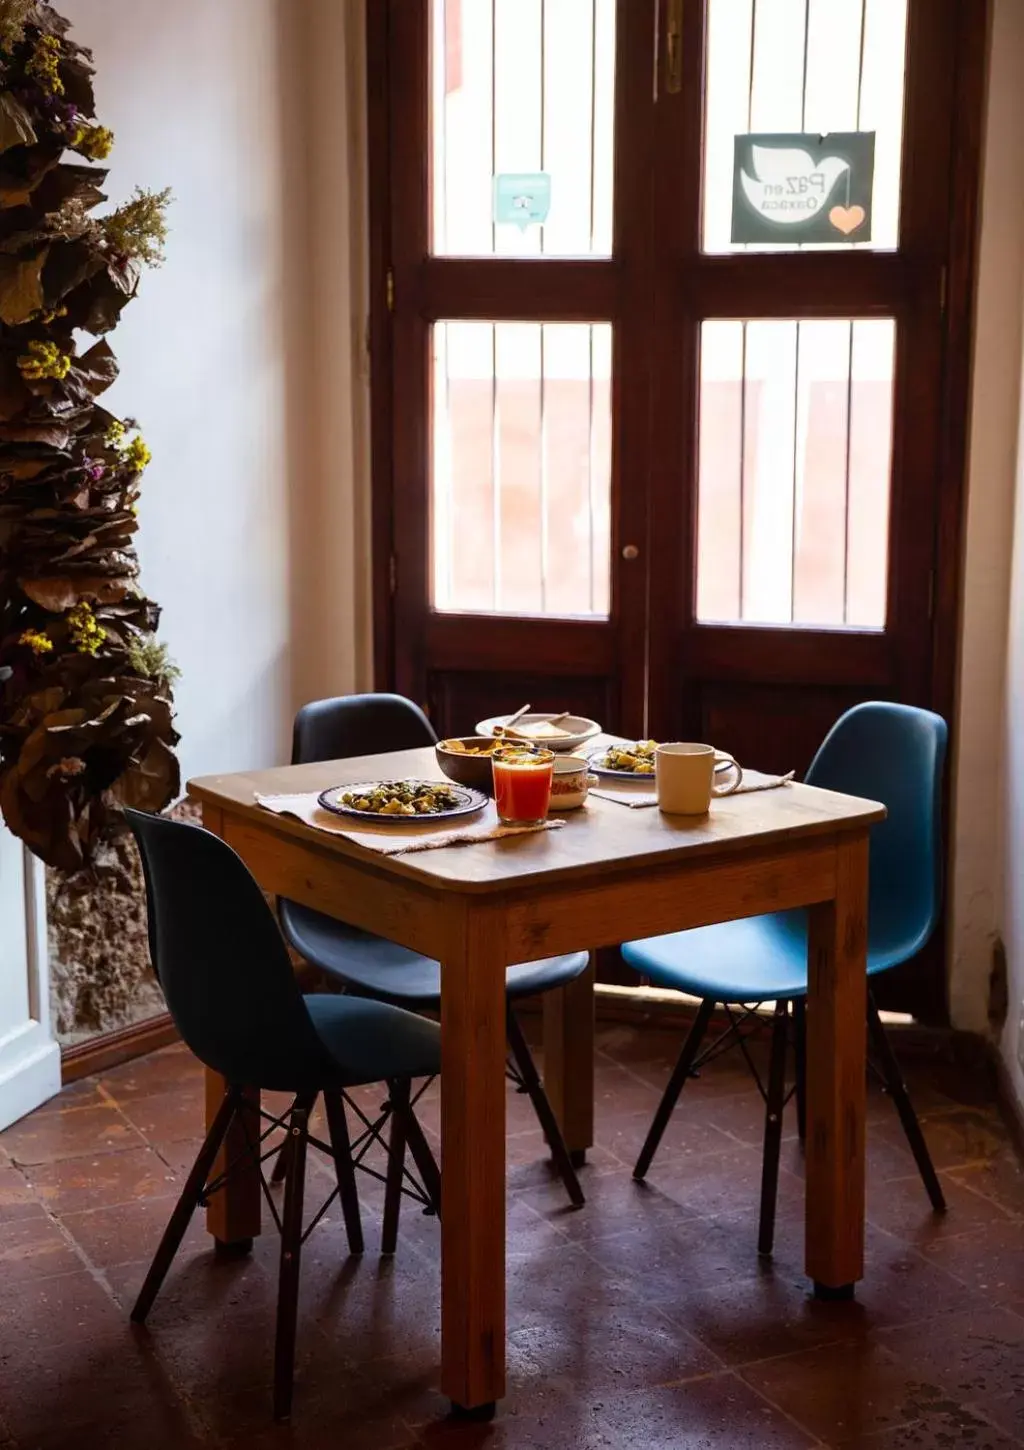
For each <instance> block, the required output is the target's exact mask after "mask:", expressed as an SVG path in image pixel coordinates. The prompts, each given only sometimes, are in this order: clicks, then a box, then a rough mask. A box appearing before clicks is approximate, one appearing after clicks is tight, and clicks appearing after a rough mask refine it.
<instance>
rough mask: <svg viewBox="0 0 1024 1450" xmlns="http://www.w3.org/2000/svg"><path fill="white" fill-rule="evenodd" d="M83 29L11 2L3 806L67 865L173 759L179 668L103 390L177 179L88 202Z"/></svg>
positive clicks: (149, 792)
mask: <svg viewBox="0 0 1024 1450" xmlns="http://www.w3.org/2000/svg"><path fill="white" fill-rule="evenodd" d="M69 28H70V26H69V22H68V21H66V20H65V19H64V18H63V17H62V16H61V15H59V14H58V13H57V12H56V11H55V10H54V9H53V8H52V7H51V6H50V5H49V4H48V3H45V0H0V607H2V611H3V613H2V619H0V680H3V678H4V674H5V673H6V671H7V670H9V671H10V674H9V678H7V679H6V682H5V683H2V684H0V810H2V813H3V817H4V820H5V821H6V823H7V825H8V827H9V828H10V829H11V830H12V831H13V832H14V833H15V835H17V836H20V837H21V838H22V839H23V840H24V841H25V842H26V843H27V845H28V846H29V847H30V848H31V849H32V850H33V851H34V852H35V853H36V855H37V856H40V857H42V859H43V860H44V861H46V862H47V863H48V864H49V865H51V866H55V867H57V868H59V869H60V870H63V871H68V872H72V871H76V870H78V869H80V868H81V867H82V866H83V865H88V864H89V863H90V860H91V857H92V852H93V850H94V848H95V846H96V845H97V844H98V843H99V842H100V841H101V840H103V839H104V838H106V837H109V836H110V835H112V834H114V833H116V832H117V831H119V830H120V829H122V825H123V821H122V815H121V806H122V805H133V806H138V807H141V808H142V809H147V810H159V809H161V808H162V807H164V806H165V805H167V804H168V802H169V801H170V800H172V799H173V798H174V797H175V796H176V795H177V793H178V788H179V774H178V764H177V760H176V757H175V755H174V745H175V744H176V743H177V739H178V736H177V734H176V732H175V730H174V726H173V704H172V699H171V690H170V686H171V684H172V683H173V677H174V673H175V672H174V670H173V667H172V666H171V665H170V664H169V662H168V660H167V656H166V653H165V651H164V649H163V648H162V646H160V645H158V644H157V642H156V639H155V632H156V629H157V625H158V622H159V616H160V611H159V609H158V608H157V606H156V605H155V604H154V603H153V602H152V601H151V600H149V599H147V598H145V596H144V595H143V594H142V592H141V590H140V589H139V586H138V574H139V563H138V558H137V555H136V552H135V548H134V544H133V538H134V535H135V532H136V530H137V528H138V522H137V518H136V515H137V512H138V499H139V489H140V485H141V481H142V476H143V473H144V471H145V468H146V465H147V464H148V462H149V458H150V454H149V449H148V448H147V447H146V444H145V442H144V441H143V439H142V437H141V435H140V433H139V430H138V427H137V425H136V424H135V423H133V422H132V421H131V420H130V419H127V418H124V419H122V418H118V417H115V416H114V414H112V413H110V412H108V411H107V410H106V409H105V408H104V407H103V406H102V404H101V403H100V402H99V401H98V399H99V398H100V397H101V396H102V395H103V393H104V392H105V391H106V390H107V388H109V387H110V385H111V383H113V381H114V379H115V378H116V377H117V371H118V369H117V361H116V359H115V357H114V354H113V352H112V351H111V349H110V346H109V345H108V343H107V342H106V341H105V340H103V339H104V336H105V334H107V333H109V332H110V331H111V330H112V329H113V328H114V327H116V326H117V323H118V320H119V318H120V315H121V310H122V308H124V307H125V306H126V304H127V303H128V302H130V301H131V300H132V299H133V298H134V296H135V294H136V291H137V288H138V283H139V276H140V272H141V268H142V266H143V265H158V264H159V263H160V262H161V261H162V259H163V244H164V240H165V237H166V223H165V211H166V207H167V203H168V201H169V193H168V192H161V193H148V192H144V191H137V192H136V193H135V196H134V198H133V199H132V200H131V201H129V202H128V203H127V204H125V205H124V206H121V207H119V208H117V210H116V211H114V212H113V213H112V214H108V215H105V216H104V215H99V216H97V215H94V212H95V210H96V208H97V207H100V206H101V205H102V203H103V202H104V201H105V200H106V197H105V196H104V194H103V191H102V189H101V188H102V186H103V183H104V181H105V179H106V176H107V172H106V171H105V170H103V169H102V168H100V167H98V166H97V165H96V164H95V163H97V162H100V161H103V160H105V159H106V157H107V156H108V155H109V154H110V150H111V146H112V144H113V139H114V138H113V135H112V134H111V132H110V131H109V130H107V128H106V127H105V126H103V125H101V124H100V123H99V122H98V121H97V119H96V112H95V105H94V101H93V89H92V73H93V71H92V65H91V59H92V57H91V55H90V52H89V51H87V50H85V49H83V48H82V47H81V46H79V45H77V44H75V42H74V41H72V40H71V39H70V38H69V36H68V31H69ZM69 151H70V152H74V153H77V155H78V156H79V157H80V158H82V159H83V160H82V163H79V162H77V161H76V162H72V161H70V160H68V159H66V155H67V153H68V152H69ZM95 339H99V340H95Z"/></svg>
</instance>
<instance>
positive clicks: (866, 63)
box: [703, 0, 907, 252]
mask: <svg viewBox="0 0 1024 1450" xmlns="http://www.w3.org/2000/svg"><path fill="white" fill-rule="evenodd" d="M906 43H907V0H708V8H707V79H706V91H705V152H704V221H703V246H704V250H705V251H706V252H734V251H758V250H760V251H779V250H813V249H816V248H818V247H827V248H828V249H829V250H833V249H834V248H836V247H840V248H843V249H845V250H851V249H865V248H867V249H875V250H887V249H892V248H895V247H896V246H897V245H898V241H899V215H900V173H901V153H902V147H903V110H904V102H905V72H906ZM833 132H842V133H849V132H872V133H873V134H874V185H873V188H872V190H871V193H870V203H871V218H870V225H871V239H870V241H868V242H859V241H858V240H857V237H856V230H857V226H858V225H863V212H864V209H863V208H859V209H857V208H854V207H853V206H851V197H850V194H849V183H850V166H849V163H848V162H846V161H844V159H843V157H842V155H841V154H836V155H830V154H829V151H828V147H827V146H825V147H824V148H823V150H821V151H820V152H815V153H814V154H813V155H812V153H809V152H808V151H806V150H805V149H803V146H802V144H801V143H800V141H799V139H796V138H798V137H799V136H800V135H801V134H803V135H813V136H814V137H815V138H816V139H818V140H819V141H827V138H828V135H829V134H830V133H833ZM750 134H753V135H758V136H764V135H766V134H768V135H778V136H786V135H791V136H793V137H794V138H795V139H794V140H793V142H792V145H791V147H789V148H779V149H778V150H777V149H776V148H774V147H772V148H769V147H765V146H759V147H757V148H756V149H754V148H751V149H750V150H749V151H744V153H743V154H744V158H745V159H744V163H743V167H742V170H741V173H740V176H739V178H738V180H737V182H736V205H737V206H738V207H741V208H745V207H747V206H757V207H760V208H765V207H767V208H769V210H768V211H767V212H764V211H762V214H763V215H768V216H769V217H770V218H771V222H772V228H773V229H774V230H775V231H777V234H778V236H777V241H767V240H766V241H763V242H734V241H733V240H732V230H733V228H732V221H733V207H734V163H735V157H736V148H737V138H739V137H743V136H745V135H750ZM841 149H842V148H841V147H839V148H837V151H840V152H841ZM748 167H749V170H748ZM833 208H838V209H839V210H838V211H837V212H836V220H837V223H838V225H839V228H840V229H836V228H835V227H833V228H832V230H833V231H834V238H832V237H830V239H829V240H828V241H818V242H804V243H794V242H793V240H792V238H791V237H790V236H787V229H788V227H789V226H790V225H791V224H793V223H794V222H799V221H801V220H803V219H804V218H806V217H807V216H808V214H809V213H810V212H814V213H818V212H821V213H823V214H828V215H830V216H831V214H832V211H833ZM858 212H859V214H860V217H861V220H860V222H858ZM846 228H849V229H850V230H849V231H848V232H847V231H846V230H845V229H846ZM847 236H848V237H849V240H847Z"/></svg>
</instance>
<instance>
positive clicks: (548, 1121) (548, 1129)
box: [506, 1007, 586, 1208]
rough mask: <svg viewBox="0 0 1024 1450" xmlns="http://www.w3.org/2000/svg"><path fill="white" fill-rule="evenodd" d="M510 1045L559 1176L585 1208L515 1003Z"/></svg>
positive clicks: (510, 1021)
mask: <svg viewBox="0 0 1024 1450" xmlns="http://www.w3.org/2000/svg"><path fill="white" fill-rule="evenodd" d="M506 1018H507V1023H506V1027H507V1032H508V1045H509V1047H510V1048H511V1049H512V1056H513V1057H514V1058H515V1060H516V1067H517V1069H518V1071H519V1078H520V1081H521V1082H522V1084H523V1087H524V1088H525V1089H526V1091H527V1092H528V1093H529V1095H530V1102H531V1103H532V1104H533V1111H534V1112H535V1113H536V1114H537V1119H538V1121H539V1123H540V1125H541V1127H542V1128H543V1130H544V1136H545V1138H546V1139H547V1141H548V1147H549V1148H550V1149H551V1157H552V1158H553V1159H554V1163H555V1167H556V1168H557V1169H558V1176H559V1178H561V1180H562V1183H563V1184H564V1185H565V1191H566V1193H568V1195H569V1197H570V1199H571V1200H572V1202H573V1204H574V1205H575V1206H576V1207H577V1208H582V1207H583V1205H584V1203H585V1202H586V1199H585V1198H584V1196H583V1189H582V1188H581V1187H580V1180H579V1179H578V1178H577V1176H576V1169H575V1168H574V1167H573V1166H572V1159H571V1158H570V1157H569V1149H568V1148H567V1147H566V1145H565V1139H564V1137H563V1136H562V1129H561V1126H560V1125H559V1122H558V1119H557V1118H556V1117H555V1114H554V1109H553V1108H552V1106H551V1103H550V1102H549V1101H548V1095H547V1093H546V1092H545V1091H544V1087H543V1084H542V1083H541V1080H540V1074H539V1073H538V1071H537V1064H536V1063H535V1062H534V1060H533V1053H532V1052H531V1051H530V1048H529V1045H528V1043H527V1041H526V1038H525V1037H524V1036H523V1029H522V1028H521V1027H520V1025H519V1023H518V1021H517V1020H516V1014H515V1013H514V1012H513V1011H512V1009H511V1007H510V1008H509V1009H508V1012H507V1013H506Z"/></svg>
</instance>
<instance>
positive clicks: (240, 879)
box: [125, 810, 441, 1419]
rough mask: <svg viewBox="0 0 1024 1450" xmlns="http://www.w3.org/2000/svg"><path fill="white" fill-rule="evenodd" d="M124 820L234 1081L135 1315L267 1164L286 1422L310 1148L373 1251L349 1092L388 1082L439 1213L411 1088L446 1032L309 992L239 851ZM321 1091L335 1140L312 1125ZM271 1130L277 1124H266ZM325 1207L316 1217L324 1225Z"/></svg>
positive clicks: (389, 1010) (161, 920)
mask: <svg viewBox="0 0 1024 1450" xmlns="http://www.w3.org/2000/svg"><path fill="white" fill-rule="evenodd" d="M125 814H126V816H127V818H128V821H129V824H130V825H131V828H132V830H133V832H134V833H135V839H136V841H137V842H138V845H139V851H140V854H141V857H142V865H143V871H144V874H145V880H146V895H147V901H148V907H149V940H150V949H151V952H152V956H153V965H154V968H155V970H156V973H157V976H158V978H159V981H160V985H161V987H162V988H163V993H164V996H165V997H166V999H167V1008H168V1011H169V1012H170V1014H171V1016H172V1018H173V1019H174V1023H175V1026H176V1027H177V1029H178V1031H179V1032H180V1034H181V1036H182V1039H183V1040H184V1041H185V1042H186V1043H187V1044H188V1046H189V1047H190V1048H191V1050H192V1051H193V1052H194V1053H195V1055H196V1057H198V1058H199V1060H200V1061H201V1062H202V1063H204V1064H205V1065H206V1066H207V1067H208V1068H212V1069H213V1071H214V1072H217V1073H220V1074H221V1075H222V1076H223V1078H224V1079H225V1082H226V1084H227V1090H226V1092H225V1094H224V1100H223V1102H222V1103H221V1105H220V1108H219V1109H218V1111H217V1114H216V1116H215V1118H214V1122H213V1125H212V1127H211V1128H210V1130H209V1132H208V1134H207V1136H206V1141H205V1142H204V1143H203V1146H202V1148H201V1149H200V1150H199V1155H198V1157H197V1158H196V1161H195V1163H194V1165H193V1167H192V1170H191V1172H190V1173H189V1175H188V1179H187V1181H186V1183H185V1187H184V1189H183V1190H182V1194H181V1197H180V1199H179V1200H178V1204H177V1206H176V1208H175V1209H174V1212H173V1214H172V1215H171V1219H170V1222H169V1223H168V1225H167V1229H166V1231H165V1232H164V1236H163V1239H162V1240H161V1243H160V1247H159V1249H158V1250H157V1253H156V1257H155V1258H154V1260H153V1263H152V1266H151V1267H150V1270H149V1273H148V1274H147V1276H146V1281H145V1283H144V1284H143V1286H142V1290H141V1292H140V1293H139V1297H138V1299H137V1300H136V1302H135V1306H134V1308H133V1309H132V1313H131V1317H132V1319H133V1320H135V1321H136V1322H138V1323H142V1322H143V1321H144V1320H145V1318H146V1316H147V1314H148V1313H149V1311H150V1309H151V1308H152V1305H153V1302H154V1300H155V1299H156V1296H157V1294H158V1293H159V1291H160V1287H161V1285H162V1284H163V1281H164V1279H165V1277H166V1275H167V1271H168V1269H169V1268H170V1266H171V1263H172V1261H173V1259H174V1256H175V1254H176V1253H177V1251H178V1248H179V1247H180V1245H181V1241H182V1239H183V1238H184V1236H185V1231H186V1229H187V1228H188V1225H189V1222H190V1220H191V1218H192V1215H193V1213H194V1212H195V1210H196V1208H197V1207H199V1206H200V1205H205V1204H206V1203H207V1201H208V1200H209V1199H210V1197H212V1195H213V1194H214V1193H216V1192H217V1191H218V1189H219V1188H220V1187H222V1186H223V1183H224V1181H225V1178H226V1177H227V1174H228V1173H230V1172H231V1171H232V1169H233V1167H234V1166H246V1167H248V1168H250V1169H251V1168H252V1166H253V1165H254V1164H255V1165H256V1167H257V1170H258V1171H259V1175H260V1180H261V1184H262V1187H263V1191H264V1194H265V1197H266V1199H267V1201H268V1202H269V1203H270V1206H271V1210H272V1212H273V1215H274V1218H275V1221H276V1223H277V1226H278V1228H279V1230H280V1233H281V1261H280V1277H279V1287H278V1301H277V1332H276V1340H275V1349H274V1415H275V1418H277V1419H286V1418H287V1417H288V1415H289V1413H290V1411H291V1402H292V1379H293V1367H294V1360H295V1329H296V1314H297V1306H298V1290H299V1262H300V1256H301V1253H302V1244H303V1242H304V1239H305V1235H306V1233H308V1231H309V1230H308V1229H306V1230H305V1232H304V1230H303V1197H304V1186H305V1170H306V1150H307V1147H308V1146H309V1144H310V1143H312V1144H313V1145H314V1146H315V1147H317V1148H319V1149H321V1150H322V1151H323V1152H325V1153H327V1154H328V1155H329V1156H330V1157H332V1158H333V1160H334V1165H335V1171H336V1174H337V1179H338V1187H337V1189H336V1190H335V1192H336V1193H337V1195H338V1197H339V1199H340V1202H341V1208H342V1213H343V1216H344V1220H345V1227H346V1230H347V1233H348V1243H349V1248H350V1250H351V1251H352V1252H353V1253H362V1250H363V1238H362V1226H361V1224H360V1219H359V1200H358V1196H357V1194H356V1187H355V1164H354V1161H353V1155H352V1145H351V1143H350V1139H349V1133H348V1125H347V1119H346V1113H345V1094H346V1092H347V1090H348V1089H349V1088H353V1087H360V1086H363V1085H365V1084H368V1083H377V1082H382V1083H387V1084H388V1088H389V1093H390V1100H391V1111H392V1113H393V1114H394V1115H395V1116H396V1117H397V1119H398V1120H399V1121H400V1122H401V1125H402V1133H403V1140H404V1141H405V1142H407V1143H408V1146H409V1149H410V1152H411V1153H412V1156H413V1159H414V1161H415V1163H416V1166H417V1168H418V1169H419V1173H420V1177H421V1179H422V1181H423V1184H424V1185H425V1194H426V1196H427V1198H428V1200H429V1206H430V1207H431V1208H433V1209H434V1210H435V1211H436V1210H437V1208H438V1205H439V1200H440V1179H439V1175H438V1169H437V1164H436V1163H435V1161H434V1157H433V1154H432V1153H431V1151H430V1147H429V1145H428V1144H427V1140H426V1138H425V1137H424V1134H423V1130H422V1128H421V1127H420V1125H419V1123H418V1122H417V1120H416V1117H415V1114H414V1113H413V1111H412V1108H411V1107H410V1094H409V1084H410V1081H411V1079H412V1078H420V1077H431V1076H433V1075H434V1074H435V1073H437V1072H438V1071H439V1070H440V1065H441V1043H440V1034H439V1030H438V1028H437V1026H436V1025H435V1024H434V1023H432V1022H428V1021H427V1020H426V1019H425V1018H423V1017H419V1016H417V1015H416V1014H415V1013H412V1012H403V1011H402V1010H401V1009H400V1008H397V1007H391V1006H388V1005H386V1004H384V1003H381V1002H372V1001H366V1000H364V999H361V998H358V997H339V996H303V994H302V992H301V991H300V989H299V986H298V983H297V982H296V979H295V974H294V972H293V971H292V966H291V962H290V960H289V957H288V952H287V950H286V948H285V944H284V942H283V941H282V939H281V933H280V931H279V930H278V926H277V923H276V922H275V920H274V915H273V912H272V911H271V910H270V907H269V906H268V905H267V902H266V900H265V898H264V896H263V893H262V892H261V891H260V889H259V887H258V886H257V884H256V882H255V881H254V880H253V878H252V876H251V875H250V873H249V871H248V869H247V868H246V866H245V864H244V863H243V862H242V861H241V860H240V859H239V857H238V856H236V855H235V853H234V851H232V849H231V847H230V846H228V845H227V844H226V843H225V842H224V841H222V840H220V839H219V838H218V837H217V836H214V835H211V834H210V832H208V831H204V830H202V829H201V828H200V827H199V826H192V825H187V824H185V823H184V822H181V821H172V820H168V819H167V818H166V817H162V816H151V815H145V814H143V813H141V812H139V811H132V810H129V811H126V812H125ZM246 1087H258V1088H261V1089H265V1090H267V1091H270V1092H284V1093H288V1094H290V1095H291V1096H292V1098H293V1102H292V1107H291V1109H290V1111H289V1112H288V1113H287V1114H286V1115H285V1116H284V1118H277V1117H275V1116H274V1115H273V1114H271V1113H267V1112H262V1111H260V1110H258V1109H257V1108H256V1107H255V1106H254V1105H253V1104H252V1103H251V1102H250V1101H249V1100H247V1098H246V1096H245V1092H244V1090H245V1088H246ZM321 1093H322V1094H323V1096H324V1106H325V1109H326V1117H327V1124H328V1132H329V1136H330V1143H329V1144H327V1143H322V1142H320V1141H319V1140H318V1139H316V1138H314V1137H313V1136H312V1135H311V1134H310V1131H309V1118H310V1114H311V1113H312V1111H313V1108H314V1106H315V1104H316V1101H317V1098H318V1097H319V1096H320V1094H321ZM264 1123H267V1124H269V1126H268V1127H266V1128H265V1129H264V1126H263V1125H264ZM232 1124H236V1125H238V1126H239V1127H240V1129H241V1134H242V1137H243V1139H244V1141H245V1143H246V1145H247V1148H246V1149H243V1151H242V1154H241V1164H240V1165H229V1166H228V1169H227V1170H226V1171H225V1173H223V1174H220V1175H219V1176H218V1177H216V1178H215V1179H214V1180H213V1181H211V1180H210V1173H211V1171H212V1169H213V1165H214V1160H215V1159H216V1157H217V1153H218V1151H219V1149H220V1147H221V1144H222V1143H223V1142H224V1139H225V1136H226V1135H227V1132H228V1129H229V1128H230V1127H231V1126H232ZM282 1126H283V1127H285V1128H286V1129H287V1132H288V1140H287V1141H288V1142H289V1143H290V1144H291V1151H290V1153H289V1155H288V1172H287V1182H286V1186H285V1194H284V1205H283V1211H282V1212H281V1214H278V1212H277V1209H276V1206H275V1205H274V1203H273V1200H272V1199H271V1196H270V1192H269V1188H268V1186H267V1184H266V1181H265V1180H264V1178H263V1172H262V1166H261V1165H262V1162H263V1160H264V1158H266V1157H268V1156H270V1153H272V1152H274V1151H276V1149H269V1150H267V1152H264V1151H263V1147H264V1140H265V1139H266V1137H267V1136H268V1135H269V1134H270V1133H272V1132H273V1131H274V1129H275V1128H278V1127H282ZM334 1196H335V1194H334V1193H332V1195H331V1198H330V1199H329V1200H328V1202H330V1201H331V1200H333V1198H334ZM326 1207H327V1205H326V1204H325V1205H324V1208H326ZM323 1212H324V1209H321V1210H320V1213H318V1214H317V1215H315V1217H314V1219H313V1222H314V1223H315V1222H316V1221H317V1220H318V1219H319V1218H320V1216H321V1214H322V1213H323ZM310 1227H312V1224H311V1225H310ZM243 1247H246V1248H247V1247H251V1245H250V1244H246V1245H244V1246H243Z"/></svg>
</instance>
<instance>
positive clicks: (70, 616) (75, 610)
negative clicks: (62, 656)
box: [64, 599, 107, 655]
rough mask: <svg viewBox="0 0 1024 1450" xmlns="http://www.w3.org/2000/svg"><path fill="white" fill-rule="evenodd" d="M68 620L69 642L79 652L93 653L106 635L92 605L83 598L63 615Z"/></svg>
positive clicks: (96, 651)
mask: <svg viewBox="0 0 1024 1450" xmlns="http://www.w3.org/2000/svg"><path fill="white" fill-rule="evenodd" d="M64 617H65V619H66V620H67V622H68V632H69V633H70V635H71V642H72V643H73V644H74V646H75V649H76V650H77V651H78V653H79V654H83V655H94V654H97V653H98V652H99V648H100V645H101V644H102V643H103V641H104V640H105V639H106V637H107V631H106V630H105V629H104V628H103V626H102V625H101V624H99V623H98V622H97V619H96V616H95V615H94V614H93V612H92V606H91V605H89V604H87V603H86V602H85V600H84V599H83V600H82V601H81V603H79V604H76V605H74V606H73V607H72V608H71V609H69V610H68V612H67V614H66V615H65V616H64Z"/></svg>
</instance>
